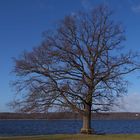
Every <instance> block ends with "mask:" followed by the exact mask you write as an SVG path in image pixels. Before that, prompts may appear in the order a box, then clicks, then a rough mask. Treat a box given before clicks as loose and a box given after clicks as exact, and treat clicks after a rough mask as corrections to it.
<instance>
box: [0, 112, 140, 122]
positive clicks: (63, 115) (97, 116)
mask: <svg viewBox="0 0 140 140" xmlns="http://www.w3.org/2000/svg"><path fill="white" fill-rule="evenodd" d="M0 119H1V120H4V119H47V120H53V119H76V120H77V119H82V118H81V116H79V115H78V114H76V113H71V112H55V113H47V114H44V113H0ZM92 119H94V120H116V119H119V120H120V119H129V120H131V119H133V120H136V119H140V113H93V114H92Z"/></svg>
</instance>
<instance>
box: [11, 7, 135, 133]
mask: <svg viewBox="0 0 140 140" xmlns="http://www.w3.org/2000/svg"><path fill="white" fill-rule="evenodd" d="M124 40H125V36H124V30H123V29H122V26H121V25H120V24H118V23H117V24H116V23H115V22H114V21H113V20H112V16H111V12H110V10H108V8H107V7H105V6H98V7H96V8H94V9H93V10H92V11H89V12H79V13H77V14H75V15H70V16H66V17H65V18H64V19H63V20H62V21H61V22H60V23H59V24H58V26H57V29H54V30H51V31H49V32H46V34H45V39H44V41H43V43H42V44H41V45H40V46H39V47H36V48H34V49H33V50H32V51H31V52H23V54H22V56H21V57H20V58H17V59H15V67H14V73H15V74H16V76H17V80H16V81H15V82H14V83H13V85H14V86H15V87H16V89H17V91H18V92H20V93H22V94H21V95H22V97H21V96H20V97H19V98H17V99H16V100H15V101H14V102H13V104H12V105H13V106H16V107H19V109H20V110H21V111H26V112H46V111H47V110H48V109H49V108H53V109H54V110H56V108H57V109H60V108H61V109H64V108H65V109H71V110H72V111H75V112H77V113H79V114H81V116H82V117H83V127H82V129H81V132H82V133H88V134H89V133H91V132H92V129H91V123H90V122H91V112H92V111H107V110H109V109H110V108H111V107H112V105H113V103H114V101H115V100H117V99H116V97H120V96H121V95H123V94H124V93H125V92H126V87H127V82H126V81H125V80H124V75H126V74H128V73H130V72H132V71H134V70H136V69H137V68H138V64H137V61H136V60H137V55H136V54H133V53H132V52H128V51H122V49H123V47H122V45H121V44H122V42H123V41H124ZM19 95H20V94H19Z"/></svg>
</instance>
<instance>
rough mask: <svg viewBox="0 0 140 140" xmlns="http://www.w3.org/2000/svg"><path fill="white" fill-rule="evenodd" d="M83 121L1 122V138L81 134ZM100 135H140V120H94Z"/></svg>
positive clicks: (95, 127) (93, 122)
mask: <svg viewBox="0 0 140 140" xmlns="http://www.w3.org/2000/svg"><path fill="white" fill-rule="evenodd" d="M81 127H82V121H81V120H0V136H21V135H22V136H23V135H48V134H74V133H79V131H80V128H81ZM92 127H93V128H94V129H95V130H96V132H97V133H98V134H128V133H129V134H137V133H140V120H93V121H92Z"/></svg>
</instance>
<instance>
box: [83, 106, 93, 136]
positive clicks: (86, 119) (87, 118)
mask: <svg viewBox="0 0 140 140" xmlns="http://www.w3.org/2000/svg"><path fill="white" fill-rule="evenodd" d="M84 110H85V113H84V114H83V127H82V129H81V133H82V134H92V128H91V105H87V104H86V105H85V109H84Z"/></svg>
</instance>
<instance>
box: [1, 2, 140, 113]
mask: <svg viewBox="0 0 140 140" xmlns="http://www.w3.org/2000/svg"><path fill="white" fill-rule="evenodd" d="M100 3H105V4H106V5H108V6H109V7H110V8H111V9H113V10H114V19H115V20H116V21H120V22H122V23H123V25H124V28H125V29H126V38H127V41H126V42H125V45H126V48H128V49H131V50H136V51H140V0H0V71H1V72H0V112H7V111H10V110H9V108H8V107H7V106H6V104H7V103H8V102H9V101H11V100H12V98H13V97H14V90H12V88H11V87H10V86H9V83H10V81H11V80H14V79H15V77H14V75H12V74H11V73H10V72H11V71H12V68H13V65H14V64H13V61H12V57H18V56H19V55H20V54H21V52H22V51H23V50H31V49H32V47H35V46H37V45H38V44H39V43H40V42H41V39H42V32H44V31H45V30H47V29H49V28H53V26H55V24H56V23H57V22H58V20H59V19H62V18H63V17H64V16H65V15H68V14H73V13H75V12H77V11H79V10H88V9H91V8H92V7H94V6H96V5H98V4H100ZM138 76H140V73H136V74H133V75H132V74H131V75H130V76H129V77H128V79H129V80H130V83H131V85H130V86H129V88H128V89H129V90H128V93H129V94H128V96H126V97H125V98H124V100H125V101H124V102H126V103H127V102H128V104H129V101H131V104H129V105H126V106H125V108H126V111H139V112H140V88H139V87H140V86H139V85H140V78H138ZM138 104H139V108H138ZM132 106H136V107H135V108H132Z"/></svg>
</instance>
